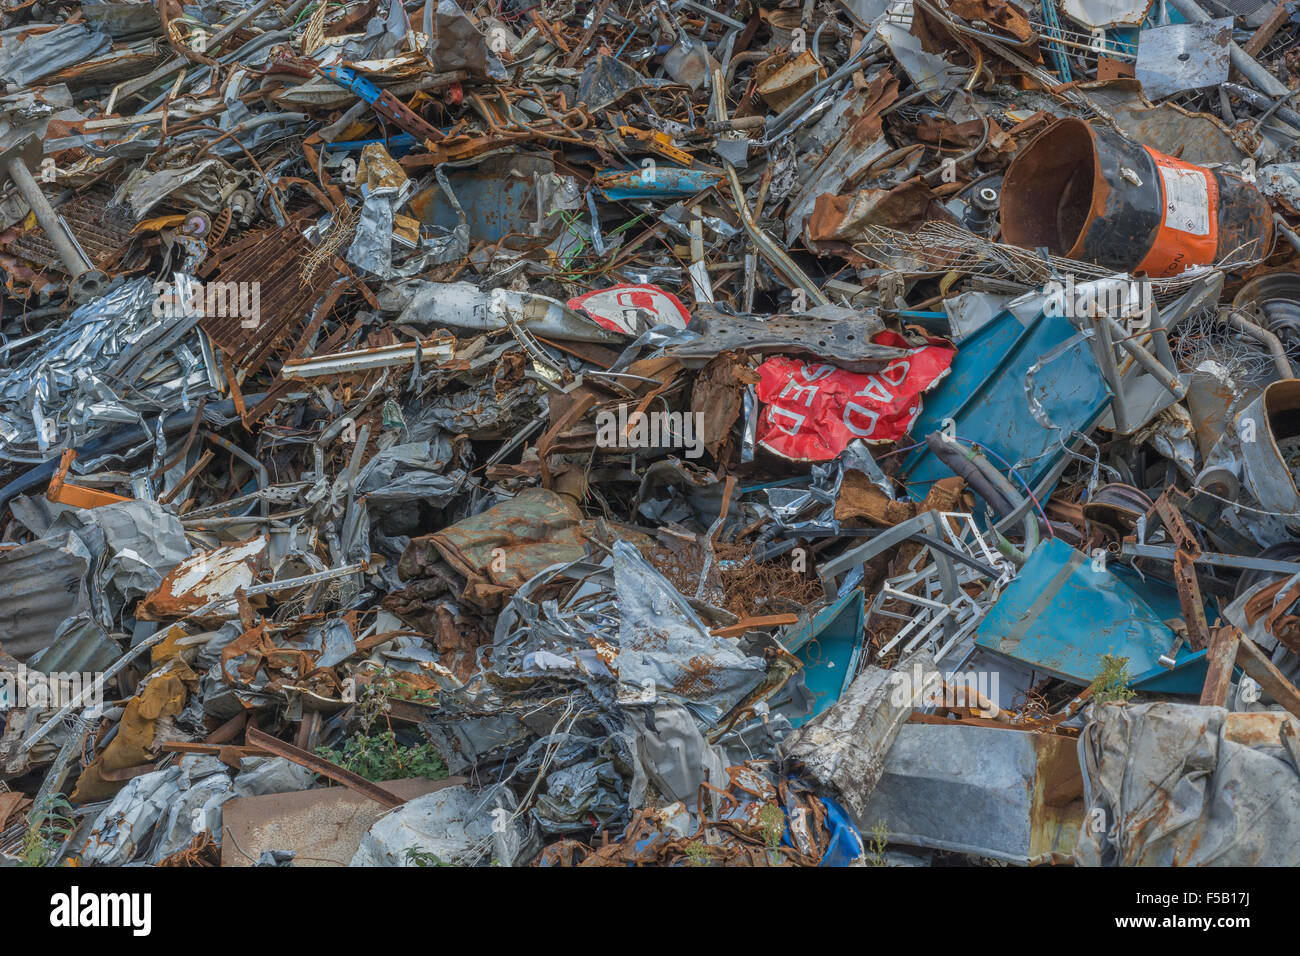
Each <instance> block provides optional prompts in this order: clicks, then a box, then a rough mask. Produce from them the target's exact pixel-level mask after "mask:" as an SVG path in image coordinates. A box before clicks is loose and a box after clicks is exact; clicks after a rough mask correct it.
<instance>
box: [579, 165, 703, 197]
mask: <svg viewBox="0 0 1300 956" xmlns="http://www.w3.org/2000/svg"><path fill="white" fill-rule="evenodd" d="M721 178H722V174H721V173H718V172H714V171H713V170H709V169H681V168H679V167H677V166H656V167H654V173H653V175H649V174H647V173H646V171H644V170H641V169H632V170H607V171H605V172H602V173H598V174H597V175H596V176H594V177H593V178H592V180H591V185H592V186H593V187H595V188H596V189H598V190H600V194H601V195H602V196H604V197H605V198H606V199H609V200H619V199H669V198H672V197H684V196H694V195H695V194H696V193H700V192H703V191H704V190H706V189H708V188H709V187H710V186H712V185H714V184H716V183H717V182H718V181H719V180H720V179H721Z"/></svg>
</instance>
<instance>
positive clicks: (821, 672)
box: [785, 588, 866, 727]
mask: <svg viewBox="0 0 1300 956" xmlns="http://www.w3.org/2000/svg"><path fill="white" fill-rule="evenodd" d="M865 622H866V601H865V599H864V596H863V593H862V589H861V588H854V589H853V590H852V591H850V592H849V593H848V594H846V595H844V597H842V598H840V599H839V600H838V601H836V602H834V603H833V604H830V605H828V606H827V607H825V608H823V609H822V610H821V612H820V613H818V614H817V616H816V617H814V618H813V619H812V622H811V623H810V624H809V626H808V627H805V628H804V629H802V630H801V631H799V632H796V633H795V634H794V635H793V636H792V637H789V638H787V640H786V641H785V646H786V648H787V650H789V651H790V652H791V653H792V654H794V656H795V657H797V658H799V660H801V661H803V665H804V671H803V674H804V685H805V686H806V687H807V688H808V690H809V691H810V692H811V693H812V695H813V699H814V702H813V709H812V713H810V714H806V715H804V716H802V717H792V718H790V723H791V725H792V726H795V727H798V726H799V725H800V724H802V723H805V722H806V721H808V720H811V719H812V718H813V717H816V716H817V715H818V714H820V713H821V712H822V711H823V710H825V709H826V708H827V707H829V706H831V704H833V703H835V702H836V701H837V700H839V699H840V694H842V693H844V688H846V687H847V686H848V685H849V683H850V682H851V681H852V679H853V672H854V670H856V669H857V668H856V665H857V660H858V654H859V653H860V651H861V648H862V638H863V633H864V632H863V628H864V625H865Z"/></svg>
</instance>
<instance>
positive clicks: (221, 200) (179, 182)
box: [110, 159, 245, 222]
mask: <svg viewBox="0 0 1300 956" xmlns="http://www.w3.org/2000/svg"><path fill="white" fill-rule="evenodd" d="M244 182H245V177H244V175H243V174H242V173H239V172H237V171H236V170H234V169H232V168H231V167H230V166H228V165H227V164H226V163H224V162H222V161H221V160H219V159H205V160H204V161H203V162H201V163H199V164H198V165H196V166H187V167H185V168H182V169H162V170H159V171H158V172H156V173H151V172H148V171H147V170H145V169H143V168H140V169H136V170H134V171H133V172H132V173H131V174H130V175H129V176H127V178H126V181H125V182H124V183H122V185H121V186H119V187H118V189H117V192H116V193H114V194H113V201H112V204H111V206H110V208H112V207H118V208H120V209H121V210H123V211H124V212H125V214H126V215H127V216H129V217H130V218H131V220H132V221H134V222H138V221H140V220H141V219H143V218H144V217H145V216H146V215H147V214H148V213H149V211H150V210H152V209H154V208H155V207H156V206H157V205H158V204H159V203H161V202H163V201H164V200H168V199H170V200H171V201H172V202H174V203H180V204H182V205H189V206H197V207H198V208H199V209H202V210H203V211H204V212H208V213H216V212H218V211H219V210H220V209H221V208H222V206H223V205H224V204H225V201H226V199H227V198H228V197H229V196H230V194H231V193H233V192H234V191H235V190H236V189H239V188H240V187H241V186H242V185H243V184H244Z"/></svg>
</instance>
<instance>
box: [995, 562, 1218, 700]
mask: <svg viewBox="0 0 1300 956" xmlns="http://www.w3.org/2000/svg"><path fill="white" fill-rule="evenodd" d="M1164 600H1165V599H1164V597H1161V598H1159V599H1158V601H1159V603H1164ZM1175 606H1176V605H1175ZM1166 610H1168V609H1167V608H1166ZM1173 616H1178V615H1177V614H1176V613H1175V614H1165V613H1162V612H1161V611H1157V610H1155V609H1153V608H1152V606H1151V604H1150V603H1148V602H1147V601H1146V600H1145V599H1144V598H1143V597H1142V595H1140V594H1139V593H1138V592H1137V591H1135V590H1134V589H1133V588H1132V587H1131V586H1129V585H1128V584H1127V583H1125V582H1124V581H1123V580H1121V579H1120V577H1119V576H1118V575H1116V574H1114V573H1112V571H1111V570H1110V569H1109V568H1105V567H1103V568H1102V569H1101V570H1097V569H1096V567H1094V565H1093V562H1092V559H1091V558H1089V557H1088V556H1087V555H1086V554H1084V553H1083V552H1081V551H1076V550H1075V549H1074V548H1072V547H1070V546H1069V545H1068V544H1066V543H1065V542H1064V541H1062V540H1060V539H1059V538H1051V539H1049V540H1047V541H1044V542H1043V543H1041V544H1040V545H1039V546H1038V547H1037V548H1036V549H1035V550H1034V552H1033V553H1032V554H1031V555H1030V556H1029V559H1028V560H1027V561H1026V562H1025V565H1024V567H1022V568H1021V569H1020V573H1019V574H1017V575H1016V578H1015V580H1014V581H1012V582H1011V583H1010V584H1009V585H1008V586H1007V589H1006V590H1005V591H1004V592H1003V594H1002V597H1001V598H1000V599H999V600H998V602H997V603H996V604H995V605H994V606H993V607H992V608H991V609H990V610H989V612H988V613H987V614H986V615H985V616H984V620H983V621H982V622H981V623H980V626H979V629H978V631H977V632H976V637H975V643H976V644H978V645H979V646H980V647H984V648H987V649H989V650H991V651H995V652H997V653H999V654H1004V655H1006V656H1007V657H1010V658H1012V659H1013V660H1017V661H1021V662H1023V663H1026V664H1029V665H1031V666H1033V667H1037V668H1039V669H1040V670H1043V671H1046V672H1048V673H1050V674H1053V675H1055V676H1056V677H1061V678H1064V679H1065V680H1068V681H1072V682H1074V683H1076V684H1084V685H1087V684H1090V683H1092V681H1093V679H1094V678H1095V677H1096V676H1097V674H1098V673H1099V672H1100V671H1101V667H1102V657H1103V656H1104V655H1106V654H1113V655H1115V656H1116V657H1127V658H1128V670H1129V673H1130V674H1132V675H1135V676H1134V680H1133V681H1132V682H1131V683H1132V684H1134V685H1136V684H1138V683H1140V682H1144V681H1147V680H1151V679H1155V678H1159V677H1160V676H1161V675H1162V674H1166V675H1167V674H1168V672H1167V671H1165V669H1164V668H1163V667H1161V666H1160V663H1159V658H1160V655H1161V654H1163V653H1165V652H1167V651H1168V650H1169V648H1170V647H1171V646H1172V645H1173V642H1174V634H1173V631H1171V630H1170V629H1169V628H1168V627H1166V626H1165V625H1164V621H1165V620H1166V619H1167V618H1168V617H1173ZM1176 661H1177V667H1178V668H1188V669H1189V673H1188V674H1187V675H1185V676H1184V679H1185V680H1190V679H1191V674H1192V673H1194V671H1193V670H1191V669H1192V668H1198V667H1199V668H1203V667H1204V654H1203V653H1202V654H1200V655H1197V654H1195V653H1194V652H1193V651H1192V650H1191V649H1190V648H1188V647H1187V646H1186V645H1184V646H1183V647H1182V648H1181V649H1180V650H1179V652H1178V657H1177V658H1176ZM1201 675H1202V679H1203V677H1204V670H1203V669H1202V670H1201Z"/></svg>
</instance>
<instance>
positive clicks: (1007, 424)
mask: <svg viewBox="0 0 1300 956" xmlns="http://www.w3.org/2000/svg"><path fill="white" fill-rule="evenodd" d="M1077 335H1078V330H1077V329H1075V328H1074V326H1072V325H1071V324H1070V322H1069V320H1068V319H1065V318H1063V317H1061V316H1049V315H1044V314H1040V315H1039V316H1038V317H1037V318H1035V319H1034V320H1033V321H1032V322H1030V323H1029V324H1028V325H1022V324H1021V322H1020V320H1019V319H1017V318H1016V317H1015V316H1014V315H1013V314H1012V313H1010V312H1004V313H1002V314H1001V315H1000V316H998V317H997V318H995V319H994V320H993V321H992V322H990V323H989V324H988V325H985V326H984V327H983V328H981V329H980V330H979V331H977V332H976V333H975V334H974V335H972V336H971V337H970V338H969V339H966V340H965V341H963V342H962V344H961V347H960V348H958V350H957V355H956V358H954V359H953V363H952V370H951V371H950V372H949V374H948V376H947V377H946V378H944V379H943V381H941V382H940V383H939V384H938V385H937V386H936V387H935V389H934V390H933V391H932V392H929V393H927V394H926V395H925V397H924V398H923V399H922V409H921V414H920V415H919V416H918V417H917V420H916V422H915V424H913V426H912V428H911V431H910V435H911V438H912V440H913V441H916V442H923V441H924V440H925V436H926V435H928V434H929V433H930V432H934V431H940V430H941V429H942V426H943V420H944V419H945V418H951V419H953V421H954V422H955V423H956V426H957V435H958V436H960V437H961V438H966V439H971V440H973V441H977V442H979V443H980V444H981V445H984V446H985V447H987V448H990V449H992V450H993V451H994V452H996V453H997V454H998V455H1000V456H1001V457H1002V458H1004V459H1005V460H1006V461H1007V462H1009V463H1011V464H1015V463H1016V462H1017V461H1020V460H1021V459H1028V458H1033V457H1034V456H1037V455H1042V457H1041V458H1037V460H1035V461H1033V462H1031V463H1030V464H1028V465H1026V466H1025V467H1024V468H1022V469H1020V474H1021V475H1022V476H1023V477H1024V478H1025V480H1026V481H1028V482H1029V484H1030V485H1031V486H1035V485H1037V483H1038V482H1039V481H1040V480H1041V479H1042V478H1043V477H1044V476H1045V475H1046V474H1047V472H1048V471H1049V470H1050V469H1051V467H1052V465H1053V464H1055V462H1056V461H1057V460H1058V458H1059V457H1060V455H1061V454H1063V453H1062V452H1061V451H1060V442H1061V440H1068V439H1069V437H1070V432H1071V431H1072V430H1077V431H1081V432H1087V431H1088V430H1089V428H1090V427H1091V426H1092V425H1093V424H1094V423H1095V422H1097V421H1098V420H1099V419H1100V418H1101V416H1102V414H1103V413H1104V412H1105V410H1106V406H1107V403H1108V402H1109V401H1110V390H1109V389H1108V388H1107V387H1106V383H1105V381H1104V380H1103V379H1102V377H1101V372H1100V371H1099V370H1098V369H1097V363H1096V360H1095V359H1094V358H1093V354H1092V349H1091V348H1090V346H1089V345H1088V340H1087V339H1084V338H1079V340H1078V341H1077V342H1075V343H1073V344H1072V345H1069V346H1068V347H1066V348H1065V349H1064V351H1063V352H1062V353H1061V354H1060V355H1057V356H1055V357H1054V358H1052V359H1051V360H1050V361H1047V362H1045V364H1044V365H1043V367H1042V368H1040V369H1039V370H1038V371H1037V372H1036V373H1035V374H1034V393H1035V396H1036V397H1037V400H1038V402H1039V403H1040V404H1041V405H1042V407H1043V408H1044V409H1045V410H1046V412H1047V415H1048V417H1049V418H1050V419H1051V421H1052V422H1053V423H1054V424H1055V425H1057V426H1059V429H1056V428H1047V427H1044V426H1043V425H1041V424H1039V423H1038V421H1037V420H1035V418H1034V417H1033V415H1032V414H1031V413H1030V411H1029V399H1028V396H1027V395H1026V394H1025V374H1026V373H1027V372H1028V371H1029V369H1030V368H1031V367H1033V365H1034V364H1035V363H1036V362H1038V361H1039V360H1040V359H1042V358H1043V357H1045V356H1046V355H1047V354H1048V353H1049V352H1051V351H1052V349H1054V348H1056V347H1058V346H1061V345H1063V344H1064V343H1066V342H1069V340H1070V339H1071V338H1073V337H1075V336H1077ZM1052 448H1055V449H1056V451H1055V452H1051V451H1049V450H1050V449H1052ZM1045 452H1047V454H1044V453H1045ZM951 474H952V472H951V471H950V470H949V469H948V466H947V465H945V464H944V463H943V462H941V461H940V460H939V459H938V458H936V457H935V456H934V455H933V453H931V451H930V450H929V448H927V447H925V445H922V446H921V447H920V448H918V449H916V450H914V451H913V452H912V453H911V454H910V455H908V456H907V457H906V459H905V461H904V463H903V467H902V472H901V477H902V478H903V479H904V480H905V481H906V482H907V483H908V494H910V495H911V496H912V497H913V498H914V499H915V500H917V501H920V500H922V499H923V498H924V497H925V495H926V492H928V491H929V489H930V485H931V484H932V483H933V482H935V481H937V480H938V479H940V478H945V477H948V476H949V475H951ZM1011 482H1012V484H1013V485H1016V486H1017V487H1019V483H1018V482H1017V481H1016V480H1015V479H1011Z"/></svg>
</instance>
